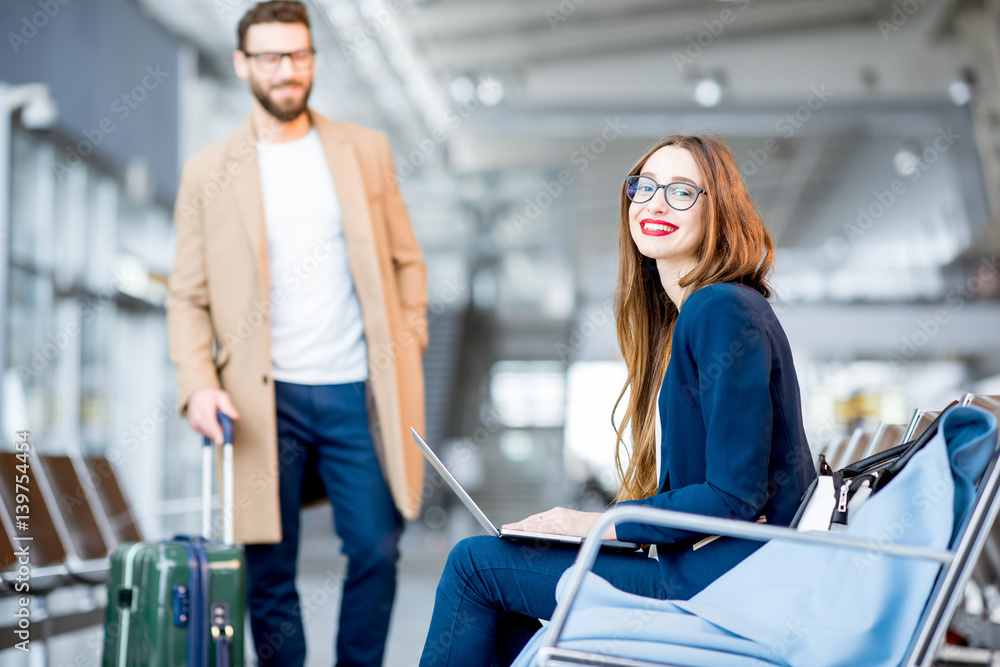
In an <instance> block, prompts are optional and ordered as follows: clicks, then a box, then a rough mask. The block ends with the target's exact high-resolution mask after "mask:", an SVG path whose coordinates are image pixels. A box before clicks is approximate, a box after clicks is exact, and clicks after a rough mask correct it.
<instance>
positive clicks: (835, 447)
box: [824, 435, 851, 466]
mask: <svg viewBox="0 0 1000 667" xmlns="http://www.w3.org/2000/svg"><path fill="white" fill-rule="evenodd" d="M850 441H851V436H850V435H845V436H842V437H840V438H838V439H837V440H834V441H833V442H831V443H830V446H828V447H827V449H826V451H825V452H824V454H825V455H826V463H827V465H830V466H836V465H837V464H838V462H839V461H840V459H842V458H843V457H844V452H846V451H847V443H848V442H850Z"/></svg>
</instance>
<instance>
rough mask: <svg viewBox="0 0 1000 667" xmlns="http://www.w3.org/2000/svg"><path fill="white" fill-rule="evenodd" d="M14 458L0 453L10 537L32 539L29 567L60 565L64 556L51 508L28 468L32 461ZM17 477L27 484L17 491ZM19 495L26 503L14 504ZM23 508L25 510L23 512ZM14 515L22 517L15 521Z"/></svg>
mask: <svg viewBox="0 0 1000 667" xmlns="http://www.w3.org/2000/svg"><path fill="white" fill-rule="evenodd" d="M17 456H18V455H17V454H16V453H14V452H0V497H2V498H3V504H4V506H5V508H6V509H7V512H8V516H9V517H10V521H11V523H12V524H13V526H14V536H15V537H16V536H30V537H31V538H32V539H31V543H30V550H31V566H32V568H36V567H47V566H52V565H61V564H63V563H65V561H66V557H67V555H68V554H67V549H66V546H65V544H64V542H63V539H62V538H61V536H60V535H59V532H58V529H57V528H56V524H55V521H54V520H53V518H52V510H53V508H51V507H49V504H48V503H47V502H46V501H45V497H44V495H43V493H42V490H41V488H40V486H39V483H38V475H37V474H36V471H35V469H34V466H33V465H31V463H32V462H33V461H32V462H29V464H27V465H25V463H24V461H22V460H19V459H18V458H17ZM18 466H20V468H19V467H18ZM21 475H27V478H28V479H27V482H28V483H27V484H21V488H17V487H16V486H15V485H16V482H15V480H16V479H18V478H19V477H20V476H21ZM25 487H26V488H27V491H26V492H25V490H24V488H25ZM19 493H21V494H24V495H26V496H27V501H28V502H27V503H18V502H16V499H17V495H18V494H19ZM22 499H23V498H22ZM25 505H27V508H25V507H24V506H25ZM25 509H26V510H27V511H23V510H25ZM18 516H22V517H24V518H23V519H18V518H17V517H18ZM19 521H20V523H19Z"/></svg>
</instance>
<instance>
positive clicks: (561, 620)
mask: <svg viewBox="0 0 1000 667" xmlns="http://www.w3.org/2000/svg"><path fill="white" fill-rule="evenodd" d="M624 522H636V523H648V524H653V525H657V526H665V527H668V528H682V529H684V530H691V531H695V532H699V533H708V534H711V535H725V536H728V537H739V538H743V539H747V540H755V541H758V542H767V541H768V540H772V539H777V540H789V541H791V542H799V543H804V544H819V545H824V546H830V547H838V548H844V549H856V550H859V551H867V550H870V549H874V550H875V551H877V552H879V553H882V554H885V555H888V556H901V557H903V558H920V559H924V560H933V561H938V562H939V563H941V564H942V565H948V564H949V563H951V562H952V560H953V559H954V557H955V555H954V553H953V552H951V551H947V550H943V549H931V548H928V547H919V546H911V545H908V544H884V543H883V542H879V541H877V540H869V539H866V538H862V537H855V536H853V535H845V534H843V533H828V532H825V531H816V530H810V531H805V532H803V531H799V530H795V529H793V528H785V527H783V526H768V525H765V524H759V523H752V522H750V521H738V520H736V519H720V518H718V517H711V516H704V515H701V514H690V513H688V512H677V511H674V510H661V509H654V508H652V507H616V508H614V509H611V510H608V511H607V512H605V513H604V514H602V515H601V516H600V518H598V519H597V521H596V522H595V523H594V525H593V527H592V528H591V529H590V532H589V533H588V534H587V538H586V539H585V540H584V541H583V546H581V547H580V552H579V553H578V554H577V557H576V562H575V563H574V564H573V565H574V569H573V572H572V574H571V575H570V579H569V582H568V584H567V586H566V592H565V594H564V595H563V600H562V602H560V603H559V605H558V606H557V607H556V610H555V612H554V613H553V614H552V620H551V622H550V623H549V628H548V631H547V632H546V636H545V640H544V641H543V642H542V646H543V647H555V645H556V643H557V642H558V641H559V636H560V635H561V634H562V631H563V628H564V627H565V626H566V619H567V618H568V617H569V613H570V611H571V610H572V607H573V603H574V602H575V601H576V596H577V594H578V593H579V592H580V586H582V585H583V578H584V577H585V576H586V574H587V572H589V571H590V570H591V569H592V568H593V567H594V561H595V560H596V559H597V552H598V550H599V549H600V547H601V535H603V534H604V533H605V531H606V530H607V529H608V528H609V527H610V526H612V525H616V524H619V523H624ZM637 558H639V556H637Z"/></svg>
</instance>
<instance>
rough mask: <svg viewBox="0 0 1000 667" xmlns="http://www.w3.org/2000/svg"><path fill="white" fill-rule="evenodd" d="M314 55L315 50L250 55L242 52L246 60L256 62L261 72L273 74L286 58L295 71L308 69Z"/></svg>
mask: <svg viewBox="0 0 1000 667" xmlns="http://www.w3.org/2000/svg"><path fill="white" fill-rule="evenodd" d="M315 53H316V50H315V49H300V50H298V51H290V52H288V53H277V52H272V51H262V52H260V53H250V52H249V51H243V55H245V56H246V57H247V58H253V59H254V60H256V61H257V65H258V66H259V67H260V69H261V71H262V72H265V73H267V72H273V71H274V70H276V69H278V65H280V64H281V61H282V60H283V59H284V58H285V56H288V58H289V59H290V60H291V61H292V67H294V68H295V69H297V70H304V69H308V68H309V66H310V65H312V62H313V55H314V54H315Z"/></svg>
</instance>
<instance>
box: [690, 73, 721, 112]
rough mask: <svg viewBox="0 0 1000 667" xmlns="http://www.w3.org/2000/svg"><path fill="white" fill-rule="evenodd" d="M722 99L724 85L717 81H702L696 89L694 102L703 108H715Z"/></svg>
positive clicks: (708, 79)
mask: <svg viewBox="0 0 1000 667" xmlns="http://www.w3.org/2000/svg"><path fill="white" fill-rule="evenodd" d="M721 99H722V84H721V83H719V82H718V81H717V80H715V79H711V78H707V79H701V80H700V81H698V83H697V84H695V87H694V101H695V102H697V103H698V104H699V106H703V107H714V106H715V105H716V104H718V103H719V101H720V100H721Z"/></svg>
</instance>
